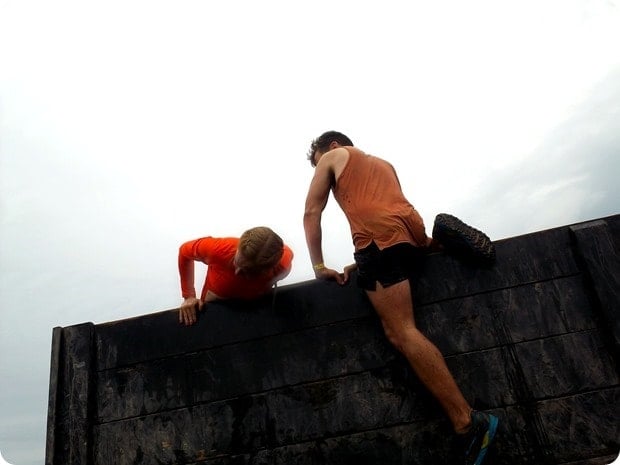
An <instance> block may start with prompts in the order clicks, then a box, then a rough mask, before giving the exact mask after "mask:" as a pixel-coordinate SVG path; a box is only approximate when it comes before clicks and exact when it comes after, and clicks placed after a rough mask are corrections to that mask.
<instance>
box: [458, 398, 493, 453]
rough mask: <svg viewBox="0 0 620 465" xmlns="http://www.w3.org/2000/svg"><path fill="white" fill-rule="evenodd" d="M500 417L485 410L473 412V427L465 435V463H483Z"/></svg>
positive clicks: (463, 439)
mask: <svg viewBox="0 0 620 465" xmlns="http://www.w3.org/2000/svg"><path fill="white" fill-rule="evenodd" d="M498 423H499V420H498V418H497V417H496V416H495V415H490V414H488V413H484V412H478V411H475V410H474V411H473V412H472V413H471V428H470V430H469V431H468V432H467V433H465V434H464V435H463V438H462V441H463V445H464V450H465V461H464V463H465V465H481V464H482V462H483V461H484V457H485V455H486V453H487V450H488V449H489V446H490V445H491V443H492V442H493V438H494V437H495V433H496V432H497V424H498Z"/></svg>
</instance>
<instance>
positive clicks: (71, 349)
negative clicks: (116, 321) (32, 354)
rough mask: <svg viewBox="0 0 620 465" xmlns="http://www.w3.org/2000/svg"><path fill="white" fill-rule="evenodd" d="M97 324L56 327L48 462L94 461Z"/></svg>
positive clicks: (72, 464) (82, 464)
mask: <svg viewBox="0 0 620 465" xmlns="http://www.w3.org/2000/svg"><path fill="white" fill-rule="evenodd" d="M93 342H94V325H93V324H92V323H85V324H81V325H77V326H70V327H68V328H54V333H53V338H52V365H51V370H50V371H51V376H50V398H49V410H48V431H51V434H49V435H48V438H47V444H46V448H47V450H46V458H45V463H46V465H78V464H80V465H87V464H89V463H92V453H91V449H92V444H91V428H92V425H91V422H92V420H93V408H92V406H93V405H94V402H93V401H94V399H93V397H92V393H93V382H94V376H95V367H94V357H93V353H94V345H93Z"/></svg>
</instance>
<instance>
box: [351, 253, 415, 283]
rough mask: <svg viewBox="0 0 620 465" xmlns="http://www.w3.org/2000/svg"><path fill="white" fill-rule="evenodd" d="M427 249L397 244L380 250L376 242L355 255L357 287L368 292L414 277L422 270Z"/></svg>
mask: <svg viewBox="0 0 620 465" xmlns="http://www.w3.org/2000/svg"><path fill="white" fill-rule="evenodd" d="M425 256H426V249H422V248H420V247H415V246H414V245H412V244H409V243H400V244H395V245H392V246H390V247H386V248H385V249H383V250H379V247H377V244H375V243H374V242H373V243H372V244H370V245H369V246H368V247H365V248H363V249H361V250H359V251H358V252H355V253H354V254H353V257H354V258H355V263H357V285H358V286H359V287H361V288H362V289H365V290H367V291H374V290H376V288H377V281H379V282H380V283H381V285H382V286H383V287H388V286H391V285H392V284H396V283H399V282H401V281H404V280H406V279H410V278H412V277H414V276H415V275H416V274H417V273H418V272H419V271H420V269H421V265H422V264H423V262H424V257H425Z"/></svg>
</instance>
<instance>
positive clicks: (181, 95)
mask: <svg viewBox="0 0 620 465" xmlns="http://www.w3.org/2000/svg"><path fill="white" fill-rule="evenodd" d="M619 44H620V4H619V2H618V1H606V0H600V1H599V0H519V1H513V0H500V1H497V0H494V1H490V0H489V1H483V0H471V1H469V2H461V1H458V0H445V1H442V2H422V1H416V0H411V1H392V0H385V1H383V2H370V1H365V0H357V1H338V0H330V1H325V0H316V1H313V2H290V1H284V0H281V1H274V0H264V1H262V2H255V1H249V0H237V1H232V0H231V1H228V2H204V1H183V0H176V1H152V0H151V1H136V0H123V1H118V0H108V1H106V2H93V1H88V0H81V1H67V0H57V1H54V2H44V1H40V2H38V1H33V0H19V1H12V0H9V1H7V0H0V312H1V314H0V317H1V318H0V377H1V378H0V379H1V380H2V381H1V382H0V453H1V455H2V456H3V457H4V459H6V460H7V461H8V462H9V463H11V464H13V465H34V464H39V463H41V462H42V461H43V458H44V454H45V434H46V431H45V430H46V421H47V398H48V389H49V362H50V349H51V336H52V329H53V328H54V327H56V326H70V325H74V324H79V323H83V322H93V323H95V324H97V323H103V322H108V321H114V320H118V319H123V318H128V317H133V316H137V315H143V314H148V313H152V312H157V311H162V310H168V309H173V308H177V307H178V305H179V304H180V303H181V297H180V288H179V280H178V271H177V268H176V258H177V252H178V247H179V245H180V244H181V243H182V242H184V241H186V240H190V239H195V238H198V237H202V236H207V235H212V236H239V235H240V234H241V233H242V232H243V231H244V230H246V229H248V228H250V227H253V226H258V225H266V226H270V227H272V228H273V229H274V230H275V231H276V232H278V233H279V234H280V235H281V236H282V238H283V239H284V241H285V242H286V243H287V244H288V245H290V246H291V247H292V249H293V250H294V252H295V259H294V262H293V271H292V272H291V274H290V275H289V277H288V278H286V280H284V281H283V282H282V283H281V285H285V284H290V283H295V282H300V281H305V280H309V279H312V278H313V273H312V267H311V264H310V261H309V258H308V253H307V249H306V244H305V238H304V232H303V225H302V215H303V205H304V200H305V196H306V192H307V188H308V184H309V182H310V179H311V177H312V174H313V170H312V168H311V166H310V164H309V162H308V161H307V159H306V153H307V150H308V147H309V143H310V141H311V140H312V139H313V138H314V137H316V136H318V135H319V134H321V133H322V132H324V131H326V130H332V129H333V130H338V131H342V132H344V133H345V134H347V135H348V136H349V137H350V138H351V139H352V140H353V142H354V143H355V145H356V146H358V147H360V148H361V149H362V150H364V151H366V152H368V153H371V154H373V155H377V156H380V157H382V158H385V159H387V160H389V161H390V162H391V163H392V164H393V165H394V166H395V168H396V170H397V171H398V173H399V178H400V181H401V184H402V186H403V190H404V192H405V194H406V196H407V198H408V199H409V200H410V201H411V203H412V204H413V205H414V206H415V207H416V209H417V210H418V211H419V212H420V213H421V215H422V216H423V218H424V221H425V223H426V225H427V229H428V230H429V232H430V229H431V228H432V223H433V219H434V216H435V215H436V214H438V213H441V212H448V213H452V214H455V215H456V216H458V217H460V218H461V219H463V220H464V221H466V222H467V223H469V224H471V225H473V226H475V227H477V228H479V229H482V230H484V231H485V232H486V233H487V234H488V235H489V236H490V237H491V238H492V239H493V240H497V239H503V238H507V237H513V236H517V235H521V234H526V233H530V232H535V231H539V230H542V229H547V228H552V227H556V226H563V225H566V224H570V223H575V222H580V221H586V220H590V219H595V218H600V217H603V216H606V215H612V214H617V213H620V187H619V183H618V181H617V178H618V175H619V174H620V53H618V46H619ZM323 238H324V255H325V259H326V264H327V265H328V266H329V267H332V268H342V267H344V266H345V265H347V264H349V263H351V262H352V252H353V246H352V244H351V238H350V232H349V228H348V225H347V223H346V220H345V218H344V215H343V214H342V213H341V212H340V210H339V209H338V206H337V205H336V204H335V202H334V201H333V199H331V200H330V201H329V202H328V205H327V208H326V210H325V213H324V215H323ZM201 273H203V274H202V276H201ZM203 276H204V270H202V269H200V270H197V277H196V282H197V283H198V287H200V283H201V280H202V279H203Z"/></svg>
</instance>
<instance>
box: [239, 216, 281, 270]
mask: <svg viewBox="0 0 620 465" xmlns="http://www.w3.org/2000/svg"><path fill="white" fill-rule="evenodd" d="M283 252H284V243H283V242H282V239H281V238H280V236H278V235H277V234H276V233H275V232H273V231H272V230H271V229H269V228H267V227H265V226H258V227H256V228H252V229H248V230H247V231H245V232H244V233H243V234H242V235H241V238H240V239H239V246H238V247H237V253H236V254H235V259H234V265H235V274H239V273H242V274H247V275H257V274H261V273H263V272H266V271H269V270H270V269H272V268H274V267H275V266H276V265H277V264H278V263H279V262H280V259H281V258H282V254H283Z"/></svg>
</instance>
